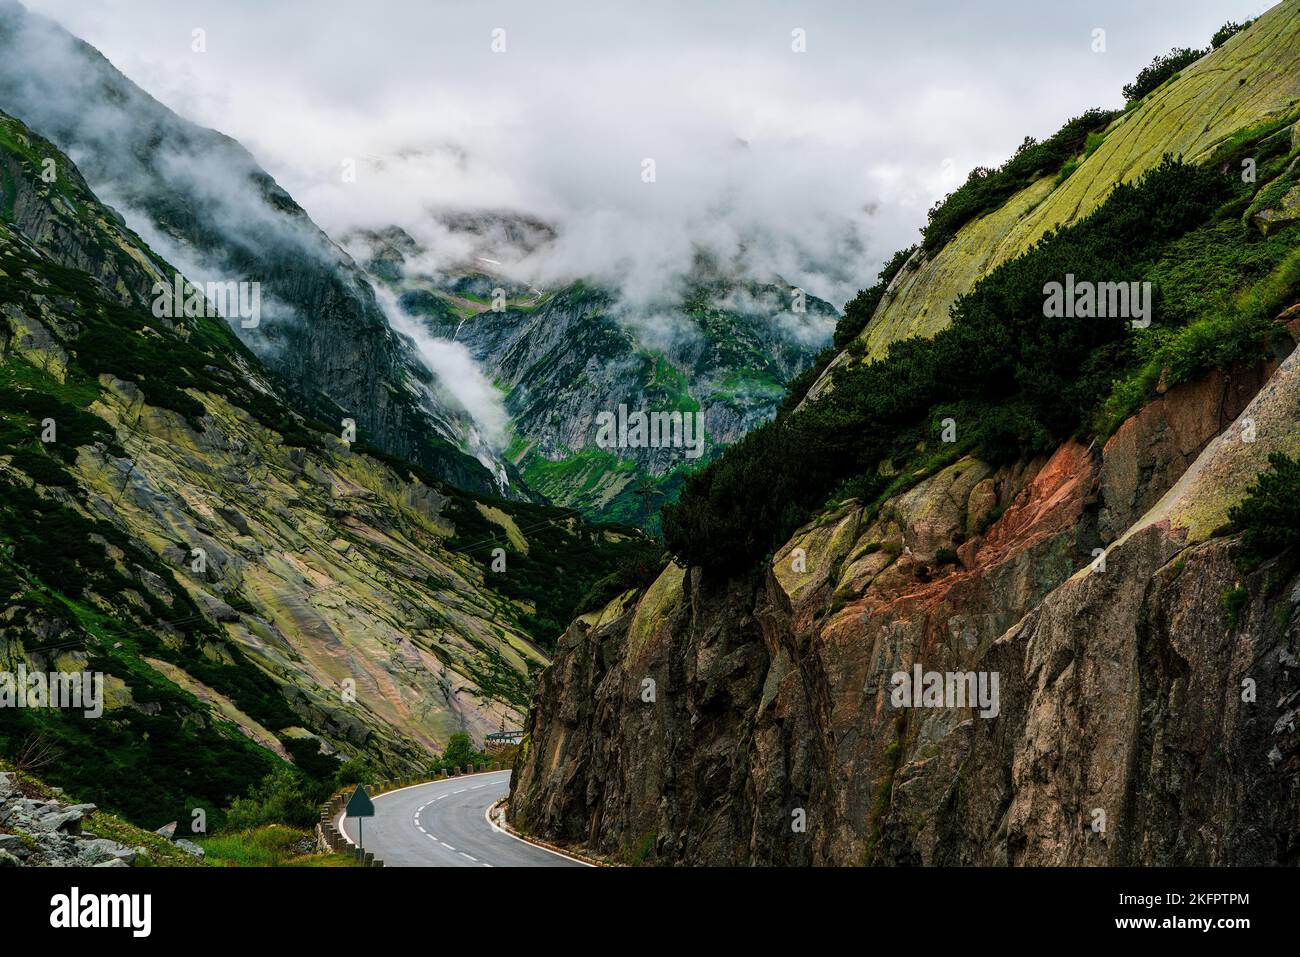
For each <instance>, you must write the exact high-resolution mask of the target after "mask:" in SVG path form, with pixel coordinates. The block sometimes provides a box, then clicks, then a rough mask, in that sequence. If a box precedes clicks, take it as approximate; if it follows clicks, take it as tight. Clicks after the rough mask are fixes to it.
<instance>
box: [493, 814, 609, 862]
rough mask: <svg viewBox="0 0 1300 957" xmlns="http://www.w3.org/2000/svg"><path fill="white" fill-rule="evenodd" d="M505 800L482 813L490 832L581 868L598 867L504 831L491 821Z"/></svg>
mask: <svg viewBox="0 0 1300 957" xmlns="http://www.w3.org/2000/svg"><path fill="white" fill-rule="evenodd" d="M505 800H506V799H505V798H502V799H501V800H500V801H497V802H496V803H495V804H489V805H488V807H487V810H486V811H484V812H483V818H484V820H486V821H487V822H488V824H489V825H490V826H491V827H492V830H494V831H496V832H497V833H498V834H504V835H505V836H506V837H509V838H513V839H514V840H516V841H518V842H519V843H520V844H527V845H528V846H529V847H535V848H537V849H538V850H541V851H545V852H546V853H547V854H554V855H555V856H556V857H562V858H564V859H565V860H566V861H575V862H577V863H578V864H581V865H582V866H583V867H596V866H598V865H596V864H593V863H591V862H590V861H584V860H583V859H582V858H580V857H574V856H573V855H572V854H565V853H564V852H563V851H557V850H555V849H553V848H550V847H547V846H546V845H545V844H538V843H537V842H536V841H530V840H528V838H526V837H520V836H519V835H518V834H516V833H514V832H513V831H508V830H506V829H505V828H504V827H502V826H501V825H500V824H498V823H497V822H496V821H494V820H492V811H493V809H494V808H497V807H500V806H501V804H502V802H503V801H505Z"/></svg>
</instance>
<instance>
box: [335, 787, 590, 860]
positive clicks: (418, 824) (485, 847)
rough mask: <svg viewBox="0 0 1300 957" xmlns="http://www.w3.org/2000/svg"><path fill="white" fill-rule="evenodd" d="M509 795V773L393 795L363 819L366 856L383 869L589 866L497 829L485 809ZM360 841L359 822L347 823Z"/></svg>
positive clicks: (346, 827) (383, 798) (382, 797)
mask: <svg viewBox="0 0 1300 957" xmlns="http://www.w3.org/2000/svg"><path fill="white" fill-rule="evenodd" d="M509 790H510V772H509V771H497V772H494V773H490V774H470V775H466V776H464V777H458V778H447V779H446V780H444V781H433V782H430V783H429V784H417V785H415V786H414V787H409V788H402V789H401V790H398V791H389V792H388V793H387V794H381V795H379V796H378V797H377V798H375V799H374V802H375V816H374V817H368V818H365V819H364V823H363V824H362V825H361V835H362V837H363V838H364V842H365V848H366V850H367V851H371V852H372V853H374V855H375V857H377V858H379V859H380V860H382V861H383V862H384V867H585V866H586V865H585V864H583V863H581V862H580V861H575V860H573V859H572V858H568V857H564V856H563V855H560V854H555V853H552V852H551V851H548V850H546V849H545V848H541V847H538V846H537V845H535V844H529V843H528V842H527V841H521V840H520V839H519V838H517V837H514V836H513V835H511V834H508V833H506V832H505V831H502V830H499V829H498V828H495V827H494V826H493V825H492V824H491V823H489V821H488V819H487V809H488V808H489V807H491V806H492V805H493V804H495V803H496V802H497V801H498V800H499V799H500V798H502V797H504V796H505V795H506V792H507V791H509ZM342 827H343V831H344V833H345V834H346V835H347V837H348V838H349V839H350V840H352V841H353V842H355V841H356V840H357V819H356V818H344V819H343V822H342Z"/></svg>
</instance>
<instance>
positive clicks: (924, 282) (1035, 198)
mask: <svg viewBox="0 0 1300 957" xmlns="http://www.w3.org/2000/svg"><path fill="white" fill-rule="evenodd" d="M1291 6H1292V4H1290V3H1283V4H1280V5H1279V6H1277V7H1275V8H1274V9H1272V10H1270V11H1268V12H1267V13H1266V14H1264V15H1263V16H1261V17H1260V19H1259V21H1258V22H1256V23H1255V24H1254V25H1253V26H1252V28H1251V29H1250V30H1247V31H1245V32H1243V33H1240V34H1238V35H1237V36H1235V37H1233V38H1232V39H1230V40H1228V41H1227V43H1225V44H1224V45H1223V46H1222V47H1220V48H1219V49H1217V50H1214V51H1212V52H1211V53H1209V54H1208V55H1207V56H1205V57H1203V58H1201V59H1200V60H1198V61H1197V62H1196V63H1194V64H1193V65H1192V66H1190V67H1188V68H1187V69H1185V70H1183V71H1182V72H1181V73H1180V74H1179V75H1178V77H1177V80H1176V82H1173V83H1166V84H1165V85H1163V86H1161V87H1160V88H1158V89H1156V90H1155V91H1154V92H1152V93H1150V94H1148V95H1147V96H1146V97H1145V98H1143V99H1142V100H1141V101H1140V103H1138V104H1135V105H1133V106H1132V107H1131V108H1130V109H1128V110H1126V111H1124V112H1123V113H1121V114H1120V115H1119V116H1118V117H1117V118H1115V119H1114V120H1113V121H1112V122H1111V123H1110V124H1109V125H1108V126H1107V127H1106V128H1105V130H1104V132H1103V133H1102V134H1101V137H1099V139H1098V140H1094V141H1093V143H1092V144H1090V146H1089V149H1090V150H1091V152H1088V153H1087V154H1086V155H1080V157H1079V160H1078V162H1077V166H1072V167H1071V169H1072V171H1071V172H1069V173H1068V175H1066V176H1065V177H1061V175H1060V173H1059V171H1058V170H1057V169H1054V168H1053V169H1047V170H1044V174H1043V175H1042V176H1040V177H1039V178H1037V179H1036V180H1035V181H1034V182H1033V183H1032V184H1031V185H1030V186H1028V187H1027V188H1025V189H1023V190H1021V191H1019V192H1017V193H1015V194H1014V195H1013V196H1011V197H1010V198H1009V199H1008V200H1007V201H1006V202H1005V204H1004V205H1003V206H1002V207H1001V208H999V209H997V210H996V211H994V212H991V213H989V214H988V215H985V216H981V217H978V218H976V219H974V220H972V221H971V222H969V223H967V224H966V225H964V226H963V227H962V228H961V229H960V230H959V231H958V232H957V234H956V235H955V236H953V237H952V239H950V240H949V241H948V242H947V243H945V244H943V245H942V246H941V247H940V248H938V249H936V250H933V251H931V252H929V253H927V252H924V251H919V252H917V253H916V255H914V256H913V257H912V259H911V261H910V262H909V263H908V267H907V268H906V269H903V270H902V271H900V272H899V274H898V276H897V278H896V279H895V281H894V282H892V283H891V284H890V286H889V289H888V291H887V293H886V294H885V296H884V298H883V299H882V301H881V303H880V305H879V307H878V308H877V309H876V310H875V313H874V315H873V316H872V317H871V319H870V322H869V323H868V324H867V326H866V328H865V329H863V331H862V334H861V345H860V347H859V349H860V350H861V351H859V352H858V353H857V354H858V355H859V356H863V355H864V356H865V357H866V358H868V359H878V358H881V357H882V356H884V355H885V354H886V352H888V350H889V346H890V345H891V344H892V343H894V342H896V341H898V340H900V339H903V338H906V337H909V336H917V335H920V336H931V335H934V333H936V332H937V331H939V330H940V329H942V328H944V327H945V326H946V325H947V324H948V322H949V319H950V311H951V308H952V306H953V304H954V302H956V300H957V298H958V297H959V296H960V295H962V294H963V293H965V292H968V291H969V290H970V289H971V287H972V286H974V285H975V282H976V280H977V279H979V277H981V276H983V275H985V274H986V273H988V272H990V271H991V270H992V269H994V268H995V267H996V266H998V265H1000V264H1002V263H1005V262H1008V261H1010V260H1012V259H1014V258H1015V257H1016V256H1018V255H1020V254H1022V253H1024V252H1025V251H1026V250H1027V249H1029V247H1030V246H1032V245H1033V243H1034V242H1036V241H1037V240H1039V239H1040V238H1042V236H1043V235H1044V234H1045V233H1047V232H1048V231H1049V230H1053V229H1057V228H1059V227H1061V226H1066V225H1069V224H1071V223H1074V222H1077V221H1078V220H1079V219H1081V218H1082V217H1084V216H1086V215H1087V214H1088V213H1090V212H1092V211H1093V210H1094V209H1096V208H1097V206H1098V205H1099V204H1100V203H1101V202H1102V200H1103V199H1105V197H1106V196H1107V195H1108V194H1109V192H1110V190H1111V189H1112V188H1113V187H1114V185H1115V183H1118V182H1131V181H1133V180H1135V179H1136V178H1137V177H1139V176H1140V175H1141V174H1142V173H1144V172H1146V171H1147V170H1149V169H1152V168H1153V167H1155V166H1156V164H1158V163H1159V162H1160V160H1161V158H1162V157H1164V156H1165V155H1166V154H1173V155H1176V156H1181V157H1182V158H1184V159H1185V160H1187V161H1188V162H1193V163H1207V164H1208V163H1212V164H1216V165H1221V166H1223V165H1226V164H1227V163H1228V162H1229V161H1233V168H1234V169H1235V170H1238V171H1240V170H1241V169H1242V167H1241V163H1240V160H1241V159H1244V158H1245V157H1244V156H1243V155H1240V154H1239V153H1238V152H1237V151H1235V148H1236V147H1238V146H1240V145H1241V140H1242V134H1243V131H1261V130H1263V129H1267V128H1270V127H1271V128H1272V129H1273V130H1277V129H1282V128H1286V127H1288V126H1290V123H1291V121H1293V120H1294V119H1295V118H1296V116H1297V113H1298V112H1300V22H1297V20H1296V18H1295V17H1294V15H1293V14H1292V12H1291V11H1290V8H1291ZM1264 158H1265V157H1257V159H1258V160H1259V161H1260V162H1261V163H1262V162H1263V159H1264ZM852 359H853V356H852V355H841V356H840V357H838V358H837V360H836V364H835V366H833V367H832V368H834V367H838V366H839V365H841V364H845V363H848V362H851V361H852ZM829 383H830V377H829V375H824V376H823V377H822V378H821V379H820V380H819V382H818V383H817V386H816V387H814V389H813V391H812V393H811V394H813V395H816V394H817V393H818V392H820V390H821V389H822V388H825V387H826V386H828V385H829Z"/></svg>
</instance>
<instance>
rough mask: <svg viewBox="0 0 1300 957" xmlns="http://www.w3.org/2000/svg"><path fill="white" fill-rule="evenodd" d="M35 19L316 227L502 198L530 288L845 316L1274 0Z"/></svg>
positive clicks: (39, 2) (403, 217)
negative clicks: (920, 234) (1107, 109)
mask: <svg viewBox="0 0 1300 957" xmlns="http://www.w3.org/2000/svg"><path fill="white" fill-rule="evenodd" d="M31 5H32V6H33V7H34V8H36V9H39V10H42V11H45V12H47V13H49V14H51V15H53V16H55V17H56V18H58V19H59V20H60V21H61V22H63V23H64V24H65V25H66V26H68V27H69V28H70V29H72V30H73V31H74V32H76V33H78V34H79V35H81V36H84V37H85V38H86V39H88V40H89V41H90V42H92V43H94V44H95V45H97V46H98V47H99V48H100V49H102V50H103V51H104V52H105V53H106V54H107V55H108V56H109V57H110V58H111V59H112V60H113V61H114V62H115V63H116V64H117V65H118V66H119V67H121V68H122V69H123V70H124V71H125V72H126V73H127V74H128V75H130V76H131V77H132V78H133V79H135V80H136V81H137V82H139V83H141V84H142V85H143V86H144V87H145V88H146V89H148V90H150V91H151V92H152V93H154V94H155V95H157V96H159V97H160V98H162V99H163V101H164V102H166V103H167V104H168V105H170V106H172V107H173V108H175V109H177V110H178V111H180V112H182V113H183V114H185V115H187V116H190V117H191V118H193V119H195V120H197V121H198V122H200V123H203V124H206V125H211V126H214V127H216V128H218V129H221V130H223V131H224V132H227V133H229V134H231V135H233V136H236V137H237V138H239V139H240V140H241V141H242V142H244V143H245V144H247V145H248V146H250V148H252V149H253V151H254V153H255V154H256V155H257V156H258V158H259V160H260V161H261V162H262V163H263V164H264V165H266V166H267V168H268V169H270V170H271V172H272V173H273V174H274V175H275V176H276V177H277V179H279V180H280V181H281V182H282V183H284V184H285V185H286V187H287V188H288V189H289V190H290V192H291V193H293V195H294V196H295V198H297V199H298V200H299V201H300V202H301V203H302V204H303V205H304V206H305V207H306V209H307V210H308V211H309V212H310V213H311V214H312V215H313V216H314V217H315V218H316V219H317V220H318V221H319V222H321V224H322V225H323V226H324V227H325V228H326V229H327V230H328V231H329V232H330V233H331V235H335V236H338V235H342V234H344V233H345V232H347V231H348V230H350V229H353V228H357V227H377V226H384V225H388V224H397V225H401V226H403V227H405V228H407V229H408V231H410V232H411V233H412V234H413V235H417V236H419V235H420V232H421V230H427V223H428V221H429V219H430V218H431V216H434V215H436V214H437V213H439V212H441V211H446V210H457V209H462V210H463V209H470V210H472V209H515V210H520V211H524V212H527V213H530V214H533V215H536V216H538V217H540V218H542V219H544V220H546V221H547V222H549V223H552V224H553V225H554V226H555V227H556V229H557V231H558V237H557V240H556V242H555V243H553V244H550V245H549V246H547V247H546V248H545V249H544V250H543V251H541V252H539V253H538V254H536V255H534V256H533V257H530V258H529V259H528V260H527V261H526V262H524V263H522V264H521V265H522V267H523V268H525V269H526V270H527V271H528V273H529V275H530V276H531V277H534V278H535V279H536V281H538V282H540V283H545V284H556V283H559V282H562V281H564V280H566V279H569V278H573V277H592V278H595V279H598V280H600V281H602V282H605V283H608V284H610V285H614V286H617V287H618V288H619V289H621V290H622V292H623V294H624V296H625V298H626V299H627V300H628V301H629V302H631V303H646V302H652V301H653V300H654V298H655V296H656V295H658V294H661V293H662V290H663V288H664V286H665V285H666V284H668V283H671V281H672V279H673V278H674V277H678V276H681V275H684V274H685V273H686V272H687V271H688V270H689V269H690V266H691V264H692V262H693V259H694V256H695V255H696V253H697V252H698V251H699V250H700V249H701V248H704V249H706V250H707V251H708V252H710V253H711V254H712V255H714V256H715V257H717V258H718V259H719V260H720V261H723V262H738V263H742V264H743V266H744V268H745V269H746V270H747V271H748V272H750V273H751V274H752V275H754V276H755V277H756V278H768V277H769V275H779V276H781V277H783V278H784V279H786V280H787V281H789V282H791V283H795V284H798V285H800V286H803V287H804V288H807V289H808V290H809V291H810V292H812V293H814V294H815V295H818V296H821V297H823V298H826V299H828V300H830V301H831V302H833V303H835V304H836V305H837V306H842V305H843V303H844V302H845V301H846V300H847V299H848V298H849V297H850V296H851V295H852V294H853V292H854V291H856V289H858V288H860V287H862V286H864V285H870V283H871V281H872V279H873V278H874V274H875V272H876V271H877V269H878V268H879V266H880V264H881V263H882V262H883V261H885V260H886V259H887V258H888V257H889V256H890V255H891V254H892V253H893V252H894V251H895V250H896V249H899V248H901V247H903V246H907V245H909V244H911V243H912V242H913V241H915V239H916V229H917V227H918V226H919V225H921V224H922V223H923V222H924V216H925V210H926V209H927V208H928V207H929V206H930V205H931V204H932V203H933V202H934V201H935V199H937V198H939V197H940V196H942V195H943V193H945V192H947V191H949V190H951V189H953V188H955V187H956V186H957V185H958V184H959V183H960V182H961V180H962V179H964V178H965V175H966V172H967V171H968V170H970V169H971V168H972V167H974V166H976V165H996V164H999V163H1001V162H1002V161H1003V160H1005V159H1006V157H1007V156H1009V155H1010V153H1011V152H1012V151H1013V150H1014V149H1015V147H1016V146H1017V145H1018V144H1019V142H1020V140H1021V139H1022V138H1023V137H1024V136H1025V135H1026V134H1032V135H1035V136H1038V137H1040V138H1041V137H1043V136H1046V135H1049V134H1050V133H1052V132H1053V131H1054V130H1055V129H1057V128H1058V127H1059V126H1060V124H1061V123H1062V122H1063V121H1064V120H1065V119H1067V118H1068V117H1069V116H1072V115H1076V114H1078V113H1080V112H1082V111H1083V110H1085V109H1087V108H1089V107H1092V106H1098V105H1100V106H1115V105H1118V104H1119V102H1120V100H1121V97H1120V92H1119V91H1120V87H1121V86H1122V85H1123V84H1124V83H1125V82H1127V81H1128V80H1130V79H1131V78H1132V76H1133V75H1134V74H1135V73H1136V72H1137V70H1138V69H1139V68H1140V67H1141V66H1142V65H1144V64H1145V63H1147V62H1148V61H1149V60H1150V59H1151V57H1152V56H1153V55H1155V54H1156V53H1158V52H1161V51H1163V50H1166V49H1168V48H1169V47H1170V46H1172V45H1174V44H1186V45H1193V44H1195V45H1203V44H1204V43H1205V42H1206V40H1207V39H1208V37H1209V35H1210V34H1211V33H1212V32H1213V30H1214V29H1215V28H1216V27H1217V26H1218V25H1219V24H1221V23H1222V22H1223V21H1224V20H1225V19H1227V18H1229V17H1232V18H1235V19H1244V18H1245V17H1247V16H1250V15H1252V14H1254V13H1257V12H1259V11H1260V10H1261V9H1262V8H1264V7H1266V6H1267V5H1268V4H1266V3H1261V2H1259V0H1232V2H1223V0H1152V2H1149V3H1144V4H1132V3H1130V2H1128V0H1097V2H1094V3H1090V4H1088V5H1086V7H1087V8H1086V9H1083V8H1082V7H1081V5H1067V6H1060V7H1052V8H1044V7H1043V5H1042V4H1041V3H1039V2H1037V0H1009V2H1006V3H1002V4H999V5H998V6H997V7H996V8H990V7H988V6H987V5H972V4H969V3H966V2H964V0H927V2H922V3H909V4H884V3H881V4H862V3H860V2H850V0H830V2H827V3H824V4H818V5H817V6H816V8H814V9H798V10H796V9H793V8H791V7H790V6H789V5H788V4H784V3H780V2H777V0H743V2H742V0H734V2H719V3H711V4H707V5H703V4H699V3H697V2H690V0H665V2H664V3H660V4H653V5H638V6H628V5H618V4H607V3H595V2H591V3H574V4H566V5H554V4H546V5H539V4H536V3H527V2H522V0H505V2H499V3H494V4H492V5H490V6H484V5H481V4H429V3H426V2H414V0H412V2H397V0H388V2H383V0H377V2H376V3H374V4H371V5H370V6H367V7H358V6H357V5H356V4H355V3H353V2H352V0H319V2H312V3H306V2H285V3H280V4H274V5H268V4H264V3H260V2H258V3H255V2H253V0H227V2H223V3H221V4H216V3H211V2H202V0H130V2H127V0H109V2H106V3H103V4H95V5H90V4H85V3H83V2H81V0H32V2H31ZM1098 27H1101V28H1104V29H1106V30H1107V35H1108V50H1107V52H1106V53H1105V54H1100V55H1099V54H1095V53H1093V52H1092V49H1091V39H1092V31H1093V30H1094V29H1095V28H1098ZM195 29H202V30H204V31H205V34H204V36H205V41H206V52H204V53H195V52H194V51H193V50H192V32H193V30H195ZM496 29H503V30H504V31H505V34H504V41H505V52H501V53H494V52H493V51H492V46H491V44H492V38H493V33H492V31H493V30H496ZM796 29H800V30H803V31H805V35H806V38H807V39H806V43H807V52H804V53H795V52H793V51H792V48H791V44H792V31H794V30H796ZM348 159H350V160H353V161H355V162H356V169H357V174H358V175H357V179H356V182H351V183H349V182H344V181H343V178H342V176H341V168H342V166H341V164H342V163H343V162H344V161H345V160H348ZM646 159H653V160H654V161H655V182H653V183H647V182H643V179H642V170H643V167H642V164H643V161H644V160H646ZM444 238H446V237H444ZM453 254H454V250H449V251H448V252H447V255H448V256H449V257H450V256H452V255H453ZM493 258H496V257H493Z"/></svg>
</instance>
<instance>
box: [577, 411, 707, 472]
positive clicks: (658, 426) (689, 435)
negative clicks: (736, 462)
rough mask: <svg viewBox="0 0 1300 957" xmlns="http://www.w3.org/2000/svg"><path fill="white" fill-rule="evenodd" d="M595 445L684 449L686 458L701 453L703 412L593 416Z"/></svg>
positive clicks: (627, 413) (614, 447) (622, 412)
mask: <svg viewBox="0 0 1300 957" xmlns="http://www.w3.org/2000/svg"><path fill="white" fill-rule="evenodd" d="M596 445H597V446H599V447H600V448H602V449H685V450H686V453H685V454H686V457H687V458H688V459H698V458H699V457H700V456H701V455H703V454H704V412H703V410H697V411H695V412H642V411H640V410H637V411H634V412H629V411H628V409H627V406H626V405H625V404H620V405H619V407H618V411H617V412H598V413H596Z"/></svg>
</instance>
